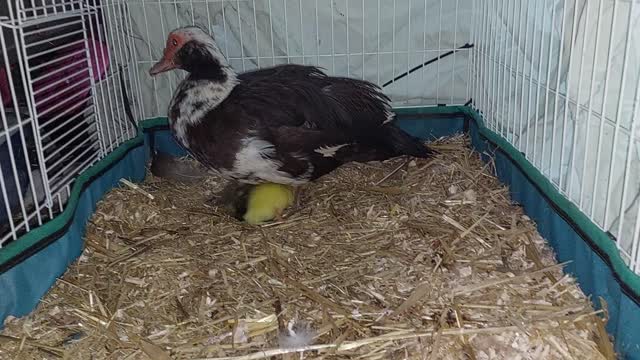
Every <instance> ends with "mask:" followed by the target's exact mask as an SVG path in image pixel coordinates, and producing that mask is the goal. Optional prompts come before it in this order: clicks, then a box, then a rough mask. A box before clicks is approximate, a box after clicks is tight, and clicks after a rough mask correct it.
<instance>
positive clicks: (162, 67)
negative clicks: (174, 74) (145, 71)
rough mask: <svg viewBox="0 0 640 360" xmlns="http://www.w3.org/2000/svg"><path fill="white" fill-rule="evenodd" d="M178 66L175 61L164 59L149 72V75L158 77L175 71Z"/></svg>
mask: <svg viewBox="0 0 640 360" xmlns="http://www.w3.org/2000/svg"><path fill="white" fill-rule="evenodd" d="M176 67H177V66H176V64H175V62H174V61H173V59H171V58H168V57H166V56H165V57H163V58H162V59H161V60H160V61H158V62H157V63H156V64H155V65H153V67H152V68H151V69H150V70H149V75H151V76H156V75H158V74H160V73H163V72H165V71H169V70H173V69H175V68H176Z"/></svg>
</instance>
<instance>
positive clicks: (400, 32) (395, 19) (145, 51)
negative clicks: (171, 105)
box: [127, 0, 471, 117]
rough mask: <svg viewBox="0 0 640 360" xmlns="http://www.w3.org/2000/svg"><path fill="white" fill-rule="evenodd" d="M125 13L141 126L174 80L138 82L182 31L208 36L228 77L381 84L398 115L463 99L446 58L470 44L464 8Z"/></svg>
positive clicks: (372, 1)
mask: <svg viewBox="0 0 640 360" xmlns="http://www.w3.org/2000/svg"><path fill="white" fill-rule="evenodd" d="M127 6H128V7H129V9H130V13H131V16H132V17H133V23H134V25H133V26H134V28H133V29H132V30H133V31H134V32H135V35H136V48H137V49H138V52H137V53H138V68H139V71H140V74H141V78H140V80H141V82H142V86H143V88H146V89H149V94H152V95H150V96H148V97H147V98H145V100H144V101H143V103H144V113H143V115H144V117H153V116H164V115H165V113H166V105H167V103H168V101H169V99H170V96H171V94H172V93H173V90H174V89H175V87H176V86H177V84H178V83H179V81H180V80H181V79H182V78H183V76H184V74H183V73H177V72H173V73H169V74H166V75H163V76H161V77H159V78H154V79H151V78H149V77H148V76H147V75H146V72H147V70H148V68H150V67H151V65H152V64H153V63H155V62H156V61H157V60H158V59H159V56H160V55H161V52H162V49H163V48H164V44H165V39H166V35H167V33H168V32H169V31H170V30H172V29H174V28H177V27H180V26H185V25H190V24H197V25H199V26H201V27H203V28H205V29H208V30H209V32H210V33H212V34H215V37H216V40H217V41H218V42H219V44H220V45H221V47H222V50H223V52H224V53H225V55H226V56H227V58H228V60H229V62H230V64H231V66H232V67H233V68H235V69H236V70H237V71H247V70H251V69H255V68H262V67H268V66H272V65H275V64H283V63H303V64H309V65H318V66H321V67H323V68H325V69H326V70H327V72H328V73H330V74H332V75H341V76H350V77H356V78H361V79H366V80H369V81H372V82H374V83H377V84H379V85H383V84H384V83H385V82H387V81H389V80H391V84H389V86H387V87H386V88H385V91H386V92H387V93H388V94H389V95H390V96H391V98H392V100H393V101H394V104H395V106H398V107H409V106H425V105H437V104H464V103H465V102H466V101H467V99H468V94H469V89H468V86H467V79H468V78H469V76H468V71H469V69H468V59H469V49H462V50H457V51H456V49H458V48H459V47H461V46H462V45H464V44H465V43H468V42H469V40H470V30H471V29H470V26H469V23H468V22H467V21H463V20H462V18H463V17H466V16H470V10H471V1H470V0H453V1H445V0H133V1H127ZM443 14H448V17H447V18H444V17H443ZM459 20H460V21H459ZM441 33H446V34H447V35H448V36H447V37H446V38H445V37H443V36H441V35H439V34H441ZM451 34H453V36H451ZM451 51H455V53H454V54H453V55H451V56H448V57H446V58H443V59H442V60H440V61H437V62H434V63H433V64H431V65H429V66H427V67H425V68H424V69H421V70H418V71H416V72H414V73H412V74H411V75H410V76H407V77H405V78H403V79H401V80H398V81H394V80H393V79H394V78H396V76H397V75H399V74H402V73H404V72H408V71H409V70H410V69H412V68H414V67H415V66H417V65H420V64H423V63H424V62H426V61H428V60H429V59H432V58H434V57H438V56H439V55H441V54H444V53H447V52H451ZM454 70H455V71H454ZM145 95H146V94H145Z"/></svg>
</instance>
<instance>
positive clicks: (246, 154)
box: [228, 136, 313, 185]
mask: <svg viewBox="0 0 640 360" xmlns="http://www.w3.org/2000/svg"><path fill="white" fill-rule="evenodd" d="M275 156H276V149H275V147H274V145H273V144H272V143H270V142H268V141H266V140H262V139H260V138H258V137H256V136H249V137H247V138H245V139H243V140H242V147H241V148H240V151H238V152H237V153H236V158H235V161H234V164H233V169H232V170H231V171H229V172H228V175H230V176H231V177H234V178H237V179H243V180H245V181H246V182H255V183H258V182H261V181H269V182H274V183H280V184H292V185H296V184H303V183H306V182H307V181H308V180H309V178H310V177H311V173H312V172H313V166H312V165H311V164H310V163H309V162H308V161H307V163H308V166H309V167H308V169H307V172H306V173H305V174H304V175H303V176H301V177H300V178H293V177H291V175H290V174H288V173H286V172H284V171H281V170H279V169H280V168H281V167H282V162H281V161H279V160H277V159H275ZM298 158H300V159H303V158H302V157H298ZM303 160H306V159H303Z"/></svg>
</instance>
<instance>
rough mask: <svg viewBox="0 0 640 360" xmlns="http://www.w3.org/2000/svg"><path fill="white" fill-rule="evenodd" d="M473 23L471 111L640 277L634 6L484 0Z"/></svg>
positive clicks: (639, 96)
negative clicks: (581, 215) (589, 222)
mask: <svg viewBox="0 0 640 360" xmlns="http://www.w3.org/2000/svg"><path fill="white" fill-rule="evenodd" d="M473 17H474V18H475V19H477V21H476V22H475V23H474V26H473V31H472V34H473V35H472V36H473V43H474V44H475V45H476V46H475V48H474V49H473V52H472V58H471V67H472V70H471V77H472V79H471V81H470V82H471V89H472V91H473V94H472V97H473V106H474V107H475V109H476V110H478V111H479V112H480V113H481V114H482V116H483V117H484V119H485V121H486V123H487V126H488V127H489V128H490V129H491V130H493V131H495V132H497V133H499V134H500V135H502V136H503V137H504V138H505V139H506V140H508V141H509V142H510V143H511V144H512V145H514V146H515V147H516V148H517V149H519V150H520V151H522V152H523V154H524V155H525V156H526V157H527V159H528V160H529V161H530V162H531V163H532V164H533V165H534V166H535V167H537V168H538V170H540V171H541V172H542V173H543V174H544V175H545V176H546V177H547V178H548V179H549V180H550V181H551V182H552V183H553V184H554V185H555V186H556V187H557V189H558V190H559V191H560V192H561V193H562V194H563V195H564V196H566V197H567V198H568V199H570V200H571V201H572V202H573V203H574V204H575V205H576V206H578V207H579V208H580V210H581V211H582V212H583V213H584V214H585V215H587V216H588V217H589V218H591V220H592V221H593V222H594V223H596V224H597V225H598V226H600V227H601V228H602V229H603V230H604V231H606V232H608V233H609V234H610V235H611V237H612V238H613V240H614V241H615V242H616V245H617V247H618V249H619V250H620V253H621V254H622V256H623V258H624V260H625V261H626V262H627V264H628V265H629V266H630V267H631V269H632V270H634V271H635V272H636V273H640V246H639V243H640V238H639V235H640V206H639V202H640V200H639V199H640V182H639V178H638V175H640V174H639V172H640V161H638V160H640V159H639V156H640V132H639V131H638V130H639V129H638V122H639V121H640V120H638V118H639V115H640V113H639V110H638V108H639V107H640V105H639V102H640V66H638V64H640V32H639V31H637V29H638V28H639V26H640V2H639V1H637V0H588V1H587V0H540V1H526V0H515V1H505V0H486V1H479V2H477V3H474V6H473ZM632 64H633V65H632Z"/></svg>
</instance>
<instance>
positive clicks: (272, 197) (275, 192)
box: [242, 183, 295, 225]
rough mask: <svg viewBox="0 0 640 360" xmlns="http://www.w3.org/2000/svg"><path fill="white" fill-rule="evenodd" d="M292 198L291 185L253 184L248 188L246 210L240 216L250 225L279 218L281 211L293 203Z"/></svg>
mask: <svg viewBox="0 0 640 360" xmlns="http://www.w3.org/2000/svg"><path fill="white" fill-rule="evenodd" d="M294 198H295V196H294V190H293V188H292V187H291V186H288V185H282V184H274V183H264V184H259V185H255V186H253V187H252V188H251V189H250V190H249V193H248V198H247V202H246V212H245V213H244V216H243V217H242V218H243V219H244V221H246V222H247V223H249V224H252V225H256V224H262V223H264V222H267V221H271V220H274V219H276V220H277V219H280V216H281V215H282V212H283V211H284V210H285V209H286V208H287V207H289V206H291V205H292V204H293V200H294Z"/></svg>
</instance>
